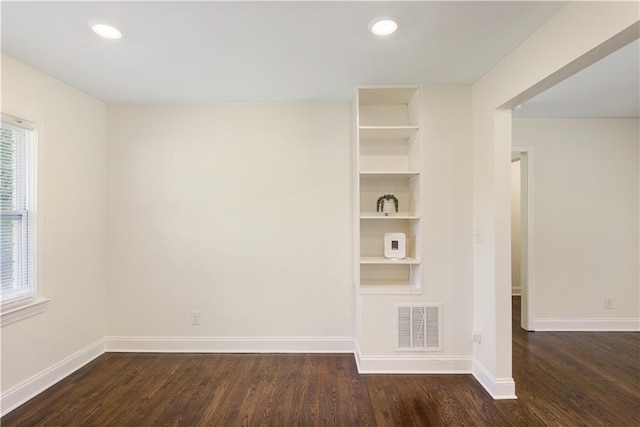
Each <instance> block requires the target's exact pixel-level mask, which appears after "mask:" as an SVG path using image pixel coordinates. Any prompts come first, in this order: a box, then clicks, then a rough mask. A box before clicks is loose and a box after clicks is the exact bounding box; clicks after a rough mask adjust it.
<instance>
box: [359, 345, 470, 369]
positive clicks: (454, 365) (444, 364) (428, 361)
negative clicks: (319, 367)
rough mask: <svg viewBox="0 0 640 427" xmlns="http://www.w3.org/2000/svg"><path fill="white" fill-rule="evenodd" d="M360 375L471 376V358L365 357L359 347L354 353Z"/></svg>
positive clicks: (431, 356)
mask: <svg viewBox="0 0 640 427" xmlns="http://www.w3.org/2000/svg"><path fill="white" fill-rule="evenodd" d="M354 357H355V360H356V365H357V367H358V373H360V374H469V373H471V357H469V356H433V355H424V354H420V355H417V354H415V353H414V354H411V355H398V356H395V355H394V356H363V355H362V352H361V351H360V348H359V346H358V345H356V351H355V353H354Z"/></svg>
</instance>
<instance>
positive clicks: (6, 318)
mask: <svg viewBox="0 0 640 427" xmlns="http://www.w3.org/2000/svg"><path fill="white" fill-rule="evenodd" d="M49 301H51V298H46V299H42V300H39V301H34V302H30V303H29V304H26V305H23V306H20V307H16V308H11V309H9V310H6V311H2V313H1V314H0V326H5V325H8V324H9V323H13V322H17V321H18V320H22V319H26V318H27V317H31V316H35V315H36V314H40V313H42V312H43V311H45V310H46V309H47V303H48V302H49Z"/></svg>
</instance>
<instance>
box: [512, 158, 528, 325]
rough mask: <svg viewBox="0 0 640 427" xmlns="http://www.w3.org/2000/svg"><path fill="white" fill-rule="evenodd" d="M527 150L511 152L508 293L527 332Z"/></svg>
mask: <svg viewBox="0 0 640 427" xmlns="http://www.w3.org/2000/svg"><path fill="white" fill-rule="evenodd" d="M514 150H515V149H514ZM530 151H531V150H530V149H518V150H515V151H512V152H511V295H512V297H514V296H520V310H521V311H520V327H521V328H522V329H524V330H527V331H532V330H533V313H532V304H531V303H532V283H531V280H530V277H529V271H530V264H531V233H530V223H531V195H532V194H531V191H530V186H529V183H530V181H531V180H530V175H529V173H530V170H531V152H530Z"/></svg>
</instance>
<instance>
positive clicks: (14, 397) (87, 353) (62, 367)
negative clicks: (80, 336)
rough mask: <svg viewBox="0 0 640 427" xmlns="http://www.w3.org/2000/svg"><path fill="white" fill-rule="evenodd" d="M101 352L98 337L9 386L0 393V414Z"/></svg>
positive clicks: (102, 350)
mask: <svg viewBox="0 0 640 427" xmlns="http://www.w3.org/2000/svg"><path fill="white" fill-rule="evenodd" d="M103 353H104V339H99V340H98V341H96V342H94V343H93V344H90V345H88V346H87V347H85V348H83V349H81V350H79V351H77V352H76V353H74V354H72V355H71V356H69V357H67V358H65V359H64V360H62V361H60V362H58V363H56V364H55V365H53V366H51V367H49V368H47V369H45V370H44V371H42V372H40V373H38V374H36V375H34V376H33V377H31V378H29V379H27V380H26V381H24V382H22V383H20V384H18V385H17V386H15V387H12V388H10V389H9V390H7V391H6V392H5V393H3V394H2V395H0V416H4V415H6V414H8V413H9V412H11V411H13V410H14V409H15V408H17V407H18V406H20V405H22V404H23V403H25V402H26V401H28V400H29V399H32V398H33V397H35V396H36V395H38V394H40V393H42V392H43V391H45V390H46V389H48V388H49V387H51V386H52V385H54V384H55V383H57V382H58V381H60V380H62V379H64V378H66V377H67V376H69V375H71V374H72V373H74V372H75V371H77V370H78V369H80V368H82V367H83V366H84V365H86V364H87V363H89V362H91V361H92V360H94V359H95V358H97V357H98V356H100V355H102V354H103Z"/></svg>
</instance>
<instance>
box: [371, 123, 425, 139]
mask: <svg viewBox="0 0 640 427" xmlns="http://www.w3.org/2000/svg"><path fill="white" fill-rule="evenodd" d="M418 129H419V127H418V126H360V127H359V130H360V138H362V139H407V138H411V136H412V135H413V134H414V133H416V132H417V131H418Z"/></svg>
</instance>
